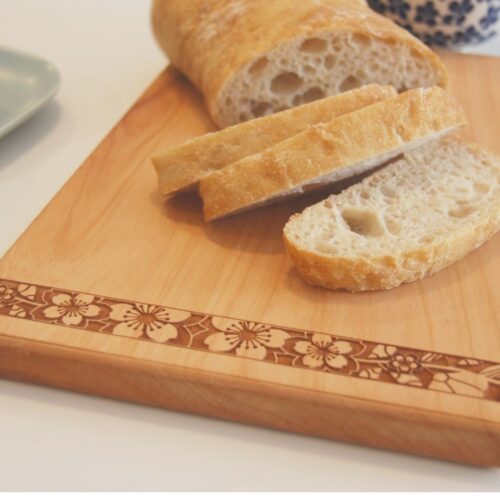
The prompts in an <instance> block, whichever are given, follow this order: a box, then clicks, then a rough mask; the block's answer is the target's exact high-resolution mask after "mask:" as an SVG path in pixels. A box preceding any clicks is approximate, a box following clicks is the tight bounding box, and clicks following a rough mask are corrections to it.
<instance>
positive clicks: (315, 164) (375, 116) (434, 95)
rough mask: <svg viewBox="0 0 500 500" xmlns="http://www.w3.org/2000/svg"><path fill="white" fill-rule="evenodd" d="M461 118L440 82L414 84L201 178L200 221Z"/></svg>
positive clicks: (398, 148) (362, 166)
mask: <svg viewBox="0 0 500 500" xmlns="http://www.w3.org/2000/svg"><path fill="white" fill-rule="evenodd" d="M464 122H465V116H464V113H463V110H462V108H461V107H460V105H459V104H458V102H457V101H456V100H455V99H454V98H452V97H451V96H450V95H449V94H448V93H447V92H445V91H444V90H442V89H441V88H439V87H433V88H430V89H413V90H409V91H407V92H405V93H403V94H398V95H396V96H394V97H391V98H389V99H385V100H383V101H380V102H378V103H375V104H372V105H370V106H366V107H364V108H361V109H359V110H357V111H353V112H352V113H348V114H345V115H342V116H339V117H338V118H336V119H334V120H332V121H330V122H327V123H320V124H319V125H315V126H312V127H309V128H307V129H306V130H304V131H302V132H300V133H298V134H297V135H295V136H293V137H291V138H289V139H287V140H285V141H282V142H280V143H278V144H276V145H275V146H273V147H271V148H269V149H266V150H265V151H264V152H262V153H258V154H256V155H253V156H247V157H246V158H243V159H241V160H239V161H237V162H235V163H232V164H231V165H229V166H227V167H225V168H223V169H222V170H218V171H217V172H214V173H212V174H210V175H208V176H207V177H204V178H203V179H202V180H201V181H200V186H199V188H200V194H201V197H202V198H203V212H204V215H205V220H207V221H210V220H213V219H216V218H219V217H223V216H226V215H230V214H234V213H236V212H240V211H242V210H247V209H249V208H252V207H255V206H259V205H263V204H267V203H271V202H274V201H277V200H278V199H282V198H283V197H285V196H291V195H297V194H300V193H302V192H304V191H310V190H313V189H317V188H319V187H323V186H325V185H327V184H330V183H332V182H335V181H338V180H340V179H343V178H346V177H351V176H352V175H356V174H360V173H362V172H365V171H367V170H369V169H371V168H373V167H375V166H377V165H381V164H382V163H384V162H385V161H387V160H390V159H391V158H394V157H395V156H397V155H399V154H401V153H402V152H404V151H407V150H409V149H411V148H413V147H416V146H418V145H420V144H422V143H423V142H425V141H428V140H430V139H432V138H436V137H437V136H440V135H443V134H445V133H448V132H450V131H451V130H453V129H455V128H456V127H458V126H460V125H462V124H463V123H464Z"/></svg>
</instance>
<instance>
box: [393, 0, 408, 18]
mask: <svg viewBox="0 0 500 500" xmlns="http://www.w3.org/2000/svg"><path fill="white" fill-rule="evenodd" d="M389 10H390V11H391V12H392V13H393V14H397V15H398V16H399V17H401V18H402V19H406V18H407V17H408V11H409V10H410V4H409V3H408V2H405V1H404V0H389Z"/></svg>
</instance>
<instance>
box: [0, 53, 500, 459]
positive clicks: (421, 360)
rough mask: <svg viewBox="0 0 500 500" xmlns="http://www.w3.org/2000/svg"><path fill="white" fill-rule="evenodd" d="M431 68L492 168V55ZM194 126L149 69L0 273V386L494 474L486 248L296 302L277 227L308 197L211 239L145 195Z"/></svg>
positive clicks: (196, 213) (193, 100) (496, 389)
mask: <svg viewBox="0 0 500 500" xmlns="http://www.w3.org/2000/svg"><path fill="white" fill-rule="evenodd" d="M443 57H444V59H445V61H446V64H447V66H448V68H449V70H450V73H451V77H452V85H453V87H452V90H453V92H454V93H455V94H456V95H457V97H458V98H459V100H460V102H461V103H462V104H463V105H464V107H465V109H466V112H467V114H468V116H469V119H470V125H469V126H468V127H467V129H466V130H465V131H464V134H466V135H467V136H468V137H469V138H471V139H473V140H475V141H476V142H478V143H480V144H481V145H483V146H485V147H487V148H489V149H491V150H492V151H494V152H496V153H500V144H499V143H498V136H499V134H500V125H499V123H498V118H497V116H498V112H499V111H500V89H499V87H498V81H500V59H491V58H481V57H472V56H463V55H458V54H453V53H445V54H443ZM209 130H213V124H212V123H211V122H210V120H209V118H208V117H207V115H206V113H205V111H204V109H203V105H202V102H201V100H200V97H199V94H198V93H197V92H196V91H195V90H194V89H193V87H192V86H191V85H190V84H189V83H188V82H187V81H186V80H185V79H184V78H183V77H182V76H180V75H179V74H178V73H177V72H175V71H174V70H172V69H167V70H166V71H165V72H164V73H162V74H161V75H160V76H159V78H158V79H157V80H156V81H155V82H154V83H153V84H152V85H151V87H150V88H149V89H148V90H147V91H146V93H145V94H144V95H143V96H142V97H141V99H140V100H139V101H138V102H137V103H136V104H135V105H134V106H133V108H132V109H131V110H130V111H129V112H128V113H127V114H126V115H125V116H124V117H123V119H122V120H121V121H120V122H119V124H118V125H117V126H116V127H115V128H114V129H113V131H112V132H111V133H110V134H109V135H108V137H107V138H106V139H105V140H104V141H103V142H102V143H101V145H100V146H99V147H98V148H97V149H96V150H95V151H94V152H93V153H92V154H91V156H90V157H89V158H88V159H87V160H86V161H85V163H84V164H83V165H82V166H81V167H80V169H79V170H78V171H77V172H76V173H75V175H74V176H73V177H72V178H71V179H70V180H69V181H68V183H67V184H66V185H65V186H64V188H63V189H62V190H61V191H60V192H59V194H58V195H57V196H56V197H55V198H54V199H53V200H52V201H51V203H50V204H49V205H48V206H47V207H46V209H45V210H44V211H43V212H42V213H41V214H40V215H39V216H38V217H37V219H36V220H35V221H34V222H33V223H32V225H31V226H30V227H29V228H28V229H27V231H26V232H25V233H24V234H23V236H22V237H21V238H20V239H19V240H18V241H17V242H16V243H15V245H14V246H13V247H12V248H11V249H10V250H9V251H8V252H7V254H6V255H5V256H4V258H3V259H2V260H1V262H0V374H1V375H2V376H5V377H9V378H15V379H21V380H27V381H33V382H37V383H44V384H50V385H55V386H58V387H64V388H68V389H73V390H79V391H84V392H89V393H94V394H100V395H104V396H108V397H116V398H121V399H127V400H131V401H136V402H141V403H146V404H154V405H160V406H164V407H168V408H174V409H177V410H182V411H193V412H197V413H202V414H207V415H211V416H215V417H222V418H228V419H233V420H239V421H244V422H251V423H256V424H261V425H266V426H272V427H276V428H281V429H286V430H292V431H296V432H303V433H310V434H316V435H320V436H325V437H333V438H337V439H343V440H348V441H354V442H359V443H366V444H369V445H373V446H380V447H385V448H391V449H397V450H403V451H407V452H412V453H420V454H424V455H429V456H434V457H439V458H444V459H448V460H454V461H462V462H469V463H475V464H481V465H500V404H499V403H500V328H499V322H500V321H499V310H500V307H499V306H500V294H499V288H500V265H499V264H500V261H499V251H498V250H499V245H500V237H499V236H498V235H497V236H496V237H495V238H493V239H492V240H491V241H490V242H488V243H487V244H486V245H484V246H483V247H482V248H480V249H479V250H477V251H475V252H473V253H472V254H471V255H469V256H468V257H467V258H465V259H464V260H462V261H461V262H459V263H457V264H455V265H454V266H451V267H449V268H448V269H445V270H444V271H441V272H440V273H438V274H436V275H434V276H432V277H430V278H427V279H425V280H422V281H419V282H416V283H413V284H408V285H404V286H402V287H400V288H397V289H394V290H390V291H385V292H370V293H363V294H357V295H353V294H350V293H347V292H333V291H327V290H323V289H320V288H312V287H309V286H307V285H305V284H304V283H303V282H302V281H301V280H300V278H299V277H298V275H297V274H296V273H295V271H294V269H293V268H292V266H291V264H290V262H289V261H288V260H287V258H286V256H285V255H284V252H283V246H282V241H281V231H282V227H283V225H284V223H285V222H286V220H287V219H288V217H289V216H290V215H291V214H292V213H294V212H296V211H298V210H301V209H302V208H304V207H305V206H307V205H308V204H311V203H313V202H314V201H317V200H319V199H321V198H322V197H324V196H325V193H323V194H321V195H318V194H315V195H309V196H308V197H304V198H302V199H299V200H294V201H289V202H286V203H282V204H279V205H276V206H270V207H266V208H262V209H260V210H255V211H253V212H249V213H246V214H242V215H240V216H237V217H234V218H230V219H227V220H222V221H220V222H217V223H214V224H210V225H205V224H204V223H203V222H202V215H201V211H200V201H199V199H198V197H197V196H196V195H195V194H189V195H184V196H179V197H177V198H174V199H172V200H170V201H164V200H162V199H161V197H160V196H159V195H158V193H157V185H156V177H155V173H154V171H153V168H152V165H151V164H150V161H149V157H150V156H151V154H152V153H154V152H157V151H159V150H161V149H162V148H164V147H168V146H169V145H173V144H177V143H180V142H181V141H183V140H186V139H188V138H190V137H193V136H195V135H199V134H201V133H204V132H206V131H209ZM233 318H236V319H233Z"/></svg>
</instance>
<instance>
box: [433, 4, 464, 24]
mask: <svg viewBox="0 0 500 500" xmlns="http://www.w3.org/2000/svg"><path fill="white" fill-rule="evenodd" d="M428 3H430V2H428ZM473 9H474V5H472V2H471V0H460V1H455V2H451V3H450V6H449V8H448V10H449V12H450V13H449V14H447V15H446V16H444V17H443V21H444V23H445V24H448V25H449V24H454V25H456V26H461V25H462V24H463V23H464V21H465V18H466V16H467V14H468V13H469V12H471V11H472V10H473Z"/></svg>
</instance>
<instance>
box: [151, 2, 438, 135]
mask: <svg viewBox="0 0 500 500" xmlns="http://www.w3.org/2000/svg"><path fill="white" fill-rule="evenodd" d="M152 25H153V31H154V34H155V36H156V39H157V41H158V44H159V45H160V47H161V48H162V49H163V50H164V51H165V52H166V54H167V55H168V57H169V59H170V62H171V63H172V64H173V65H174V66H176V67H177V68H179V69H180V70H181V71H182V72H183V73H184V74H185V75H187V77H188V78H189V79H190V80H191V81H192V82H193V83H194V84H195V85H196V86H197V87H198V88H199V89H200V90H201V92H202V93H203V95H204V98H205V103H206V105H207V108H208V111H209V113H210V115H211V116H212V118H213V120H214V121H215V123H216V124H218V125H219V126H220V127H226V126H229V125H234V124H235V123H239V122H241V121H246V120H249V119H251V118H257V117H259V116H264V115H268V114H271V113H274V112H277V111H281V110H283V109H287V108H290V107H293V106H296V105H298V104H301V103H303V102H307V101H309V100H312V99H317V98H321V97H326V96H330V95H335V94H338V93H341V92H345V91H347V90H350V89H352V88H355V87H358V86H362V85H366V84H368V83H380V84H385V85H392V86H394V87H395V88H396V89H397V90H398V91H403V90H407V89H409V88H414V87H429V86H433V85H440V86H446V84H447V75H446V70H445V67H444V65H443V63H442V62H441V61H440V59H439V58H438V57H437V55H436V54H434V53H433V52H432V51H431V50H430V49H429V48H428V47H426V46H425V45H424V44H423V43H422V42H420V41H419V40H418V39H417V38H415V37H414V36H413V35H411V34H410V33H409V32H407V31H406V30H404V29H402V28H400V27H398V26H397V25H396V24H395V23H394V22H392V21H390V20H389V19H387V18H385V17H383V16H381V15H379V14H376V13H375V12H373V11H372V10H371V9H370V8H369V7H368V6H367V5H366V2H364V1H363V0H300V1H297V0H154V2H153V8H152Z"/></svg>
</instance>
